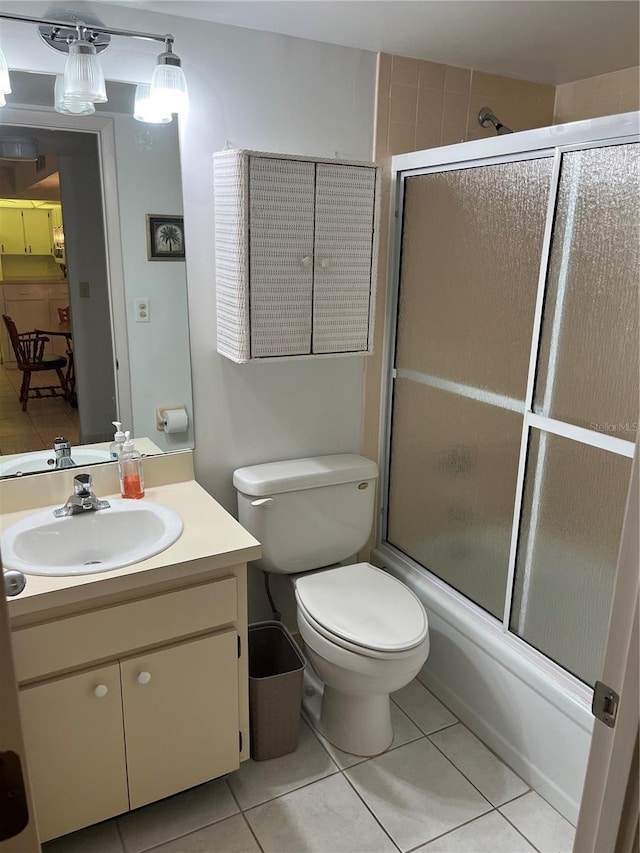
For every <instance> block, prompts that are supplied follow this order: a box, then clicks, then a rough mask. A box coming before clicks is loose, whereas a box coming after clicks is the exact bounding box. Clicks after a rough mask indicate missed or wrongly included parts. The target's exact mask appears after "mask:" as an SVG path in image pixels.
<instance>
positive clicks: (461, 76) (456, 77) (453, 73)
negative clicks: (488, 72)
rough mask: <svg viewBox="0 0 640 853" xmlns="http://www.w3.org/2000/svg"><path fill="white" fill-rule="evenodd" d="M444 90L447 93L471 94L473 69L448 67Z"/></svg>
mask: <svg viewBox="0 0 640 853" xmlns="http://www.w3.org/2000/svg"><path fill="white" fill-rule="evenodd" d="M444 88H445V90H446V91H447V92H463V93H465V94H466V93H468V92H470V91H471V69H470V68H457V67H456V66H454V65H447V66H446V68H445V75H444Z"/></svg>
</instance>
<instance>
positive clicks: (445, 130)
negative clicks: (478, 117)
mask: <svg viewBox="0 0 640 853" xmlns="http://www.w3.org/2000/svg"><path fill="white" fill-rule="evenodd" d="M466 136H467V129H466V127H450V126H449V125H447V124H443V126H442V136H441V137H440V144H441V145H453V144H454V143H456V142H465V141H466Z"/></svg>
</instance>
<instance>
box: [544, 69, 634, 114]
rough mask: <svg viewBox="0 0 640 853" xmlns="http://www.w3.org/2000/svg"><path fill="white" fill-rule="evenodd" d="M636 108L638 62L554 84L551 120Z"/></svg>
mask: <svg viewBox="0 0 640 853" xmlns="http://www.w3.org/2000/svg"><path fill="white" fill-rule="evenodd" d="M631 110H640V66H635V67H633V68H624V69H623V70H622V71H613V72H611V74H600V75H599V76H598V77H587V78H586V79H585V80H576V81H575V82H573V83H563V84H562V85H561V86H558V87H556V103H555V109H554V112H553V123H554V124H563V123H564V122H567V121H581V120H582V119H586V118H597V117H598V116H607V115H614V114H615V113H626V112H631Z"/></svg>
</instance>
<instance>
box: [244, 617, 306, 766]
mask: <svg viewBox="0 0 640 853" xmlns="http://www.w3.org/2000/svg"><path fill="white" fill-rule="evenodd" d="M305 663H306V661H305V659H304V656H303V654H302V652H301V651H300V650H299V648H298V646H297V645H296V643H295V640H294V639H293V637H292V636H291V634H290V633H289V631H287V629H286V628H285V626H284V625H283V624H282V623H281V622H256V623H255V624H253V625H249V722H250V730H251V757H252V758H253V759H255V760H256V761H266V760H267V759H269V758H277V757H278V756H279V755H286V754H287V753H289V752H294V751H295V750H296V749H297V747H298V735H299V732H300V706H301V704H302V678H303V674H304V667H305Z"/></svg>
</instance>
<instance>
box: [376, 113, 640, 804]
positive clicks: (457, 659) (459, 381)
mask: <svg viewBox="0 0 640 853" xmlns="http://www.w3.org/2000/svg"><path fill="white" fill-rule="evenodd" d="M639 149H640V144H639V142H638V114H634V113H629V114H626V115H624V116H617V117H611V118H607V119H597V120H593V121H589V122H580V123H576V124H574V125H564V126H559V127H553V128H545V129H541V130H535V131H527V132H524V133H519V134H514V135H511V136H507V137H501V138H495V139H489V140H481V141H479V142H473V143H464V144H460V145H453V146H448V147H446V148H440V149H434V150H430V151H424V152H417V153H413V154H405V155H400V156H398V157H394V159H393V168H394V174H393V180H394V192H395V207H396V210H397V218H396V222H397V231H396V235H395V259H394V262H393V265H394V268H393V281H394V287H393V288H392V294H391V300H390V306H389V307H390V314H391V316H392V318H393V322H392V332H391V334H390V336H389V340H388V342H387V347H388V353H389V361H388V364H389V374H388V383H387V407H386V420H387V423H386V465H385V482H384V486H383V492H384V493H383V496H382V499H383V534H382V544H381V546H380V548H379V549H378V552H377V555H378V557H379V559H380V560H381V561H382V562H384V564H385V565H387V566H388V567H389V569H390V570H391V571H392V572H395V573H397V574H398V575H399V576H401V577H402V578H403V580H405V582H407V583H408V584H409V585H410V586H412V587H413V588H414V589H416V591H418V592H419V594H420V593H422V595H421V597H422V598H423V600H424V601H425V604H426V605H427V608H428V611H429V612H430V614H432V615H434V619H432V630H433V633H434V634H435V644H434V653H435V658H434V660H433V661H432V662H428V663H427V670H429V667H430V666H432V667H433V672H434V675H433V678H434V685H437V682H438V680H440V681H442V682H443V683H442V684H441V685H437V686H441V687H444V688H445V692H446V690H451V692H452V696H449V699H450V701H452V702H453V703H454V704H455V703H456V702H458V708H457V710H458V711H460V708H463V710H464V709H465V708H466V710H467V713H466V716H467V718H468V719H469V720H473V718H474V715H476V716H478V717H480V716H482V714H483V713H485V714H486V712H482V711H480V710H479V709H478V708H476V707H475V706H474V701H475V699H474V696H473V695H472V692H470V691H468V690H467V687H466V684H465V678H466V681H467V682H468V681H469V676H468V673H467V676H466V677H465V678H463V677H462V675H461V674H460V672H458V673H457V675H456V672H455V668H456V666H458V668H459V669H460V670H461V671H462V669H463V668H464V662H461V655H463V651H461V650H462V649H463V647H464V643H463V642H462V641H460V643H458V646H456V643H457V640H456V636H457V634H456V632H457V633H459V634H460V635H461V636H462V637H466V638H467V639H469V636H470V632H476V633H474V643H475V644H476V646H478V647H479V648H482V647H483V642H484V643H485V645H486V648H487V649H489V650H490V652H488V654H489V656H490V657H491V658H492V661H493V662H494V663H495V662H496V661H498V660H502V664H503V665H504V666H505V667H506V668H507V669H509V671H510V672H511V674H512V675H515V676H516V677H517V679H518V680H520V681H524V682H527V681H528V682H529V686H531V684H533V683H535V682H536V679H538V680H539V681H540V683H541V684H544V682H545V680H546V682H548V684H549V685H550V687H549V691H548V695H547V696H544V695H542V694H544V693H545V690H544V688H542V687H541V689H540V690H538V689H537V688H536V692H537V693H539V694H541V695H542V698H543V699H546V700H549V701H550V702H551V703H552V704H553V705H554V706H555V707H556V709H559V710H560V711H564V713H565V716H567V715H568V716H569V717H571V716H572V715H573V716H575V717H580V715H581V713H582V711H586V710H587V709H588V706H589V704H590V698H591V690H592V687H593V685H594V682H595V681H596V680H597V679H598V678H599V677H600V669H601V664H602V655H603V651H604V645H605V640H606V633H607V627H608V618H609V608H610V603H611V595H612V589H613V582H614V579H615V571H616V561H617V553H618V545H619V540H620V532H621V528H622V521H623V517H624V510H625V503H626V498H627V491H628V485H629V476H630V472H631V461H632V457H633V453H634V446H635V439H636V432H637V428H638V423H637V422H638V405H639V404H638V376H639V353H638V281H639V275H640V239H639V238H640V233H639V224H640V201H639V199H640V173H639V164H640V159H639ZM436 601H437V605H436ZM430 605H432V608H431V609H430ZM432 611H433V613H432ZM440 620H442V626H443V627H442V628H440ZM434 626H435V627H434ZM470 626H473V628H472V627H470ZM483 634H484V639H483ZM439 642H440V645H438V643H439ZM475 653H476V652H475V651H473V652H471V651H470V652H469V653H468V654H467V653H466V652H465V653H464V655H466V658H468V659H469V660H471V657H473V655H474V654H475ZM478 654H479V652H478ZM432 656H433V653H432ZM518 657H519V659H520V660H521V661H522V669H521V670H520V671H518V667H519V665H518V663H517V662H516V661H517V660H518ZM448 661H449V662H450V667H451V668H452V669H453V670H454V672H453V674H452V677H451V683H452V684H453V687H452V686H451V684H449V686H445V685H446V681H447V677H448V676H447V662H448ZM492 665H493V664H492ZM472 668H473V667H471V668H470V669H469V671H471V669H472ZM476 670H477V667H476ZM490 671H491V667H490V666H489V665H487V669H486V670H483V672H485V673H490ZM438 673H440V674H439V675H438ZM527 673H529V675H531V679H529V675H527ZM427 677H428V676H427ZM456 677H458V680H459V682H460V685H459V686H458V687H456ZM474 678H476V680H477V678H478V672H477V671H476V672H475V673H474ZM487 678H488V680H489V681H491V676H490V674H489V675H487ZM496 683H497V682H496ZM483 689H484V691H485V693H486V694H487V695H486V696H485V700H486V701H487V702H488V704H490V703H491V699H494V700H496V701H500V700H501V699H502V700H503V701H502V707H501V708H500V709H496V716H495V718H494V724H493V728H495V719H501V718H502V720H503V722H504V723H505V725H506V729H507V731H506V733H505V732H501V731H500V730H499V729H497V730H496V732H495V737H494V738H493V743H492V745H493V746H494V748H496V749H497V750H498V751H501V750H500V748H499V747H500V746H502V747H504V748H503V749H502V754H503V755H504V754H505V753H507V755H505V757H507V758H509V760H511V761H512V762H514V756H513V755H512V754H511V752H510V750H511V751H515V752H517V753H518V754H519V756H520V759H521V761H520V766H518V769H520V771H521V772H523V773H524V775H526V772H525V771H527V770H528V771H529V776H530V777H531V776H533V777H535V778H536V781H538V782H540V779H542V781H541V782H540V785H539V789H544V790H545V791H546V793H547V795H548V796H550V799H552V801H553V800H554V794H555V801H556V805H558V807H559V808H561V810H563V811H564V812H565V814H569V815H573V814H574V812H573V809H574V807H575V806H576V804H577V801H578V800H579V790H578V788H579V785H578V786H576V785H574V786H573V789H572V790H569V789H570V788H571V786H570V785H569V786H567V785H566V784H564V782H563V781H562V779H561V777H562V773H556V772H555V771H554V769H553V767H552V766H551V765H549V766H548V767H546V768H545V767H541V766H540V767H539V766H538V765H537V764H536V760H537V758H536V757H535V756H533V755H532V754H529V753H528V752H527V747H526V746H525V742H526V740H527V738H526V737H524V736H523V735H522V732H521V731H518V732H514V731H513V729H514V726H515V722H514V721H513V720H511V719H510V712H509V709H508V707H506V706H505V704H504V699H505V698H506V699H507V705H508V700H509V696H507V697H504V695H502V696H501V692H502V691H501V690H494V691H492V690H491V686H489V687H487V686H486V685H483ZM505 689H506V688H505ZM514 689H515V688H514ZM465 691H467V692H465ZM478 692H479V693H480V694H482V690H479V691H478ZM513 695H515V693H514V694H513ZM563 695H564V696H565V697H567V701H568V702H569V703H570V705H571V707H570V708H569V709H568V710H567V709H566V708H564V709H563V708H562V707H561V706H562V701H563V700H562V696H563ZM538 698H540V697H538ZM516 704H517V703H516ZM463 717H464V714H463ZM549 719H550V720H551V719H552V717H551V715H550V716H549ZM514 720H515V718H514ZM579 723H580V725H581V726H582V728H583V729H585V730H586V728H588V726H587V720H586V717H585V716H584V714H583V715H582V718H581V720H580V721H579ZM483 725H485V726H486V727H487V728H488V729H492V722H491V721H490V720H485V721H484V722H483V723H482V724H480V725H479V728H481V729H482V726H483ZM518 727H519V728H522V730H523V731H524V730H525V721H524V718H523V717H522V715H520V716H519V717H518ZM534 729H535V726H534ZM527 731H529V730H527ZM482 733H483V734H484V735H485V737H486V738H487V739H488V740H489V742H490V743H491V742H492V738H491V737H490V736H487V731H483V732H482ZM529 733H530V732H529ZM501 739H502V740H503V741H504V743H501ZM582 740H583V741H584V740H585V739H584V738H582ZM579 751H580V750H579V748H577V747H576V750H574V753H576V754H577V752H579ZM576 754H574V755H573V756H572V757H571V759H570V763H571V764H572V769H573V771H574V775H575V773H576V772H577V775H578V783H580V782H581V772H583V767H582V771H581V769H580V768H581V762H582V764H583V763H584V761H583V759H582V758H580V757H579V756H578V757H576ZM584 760H585V761H586V755H585V756H584ZM515 765H518V761H517V760H516V761H515ZM525 765H526V766H525ZM536 774H538V776H536ZM543 777H544V778H543ZM530 781H531V780H530ZM532 784H533V782H532ZM545 786H546V788H545ZM551 789H554V790H553V791H551V795H550V790H551ZM563 806H564V808H563Z"/></svg>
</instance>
